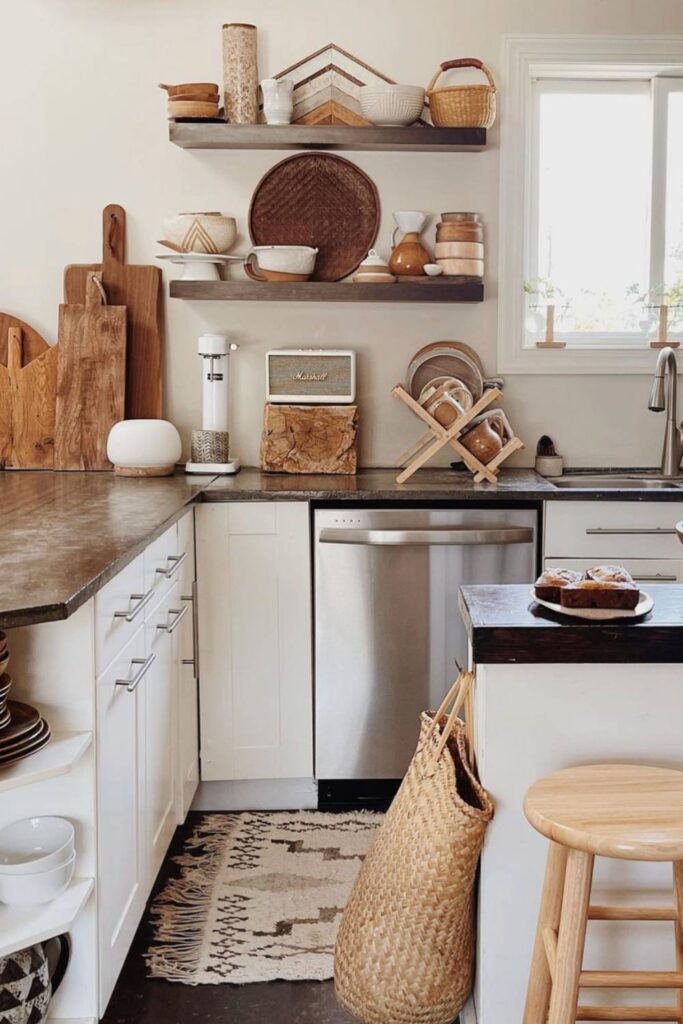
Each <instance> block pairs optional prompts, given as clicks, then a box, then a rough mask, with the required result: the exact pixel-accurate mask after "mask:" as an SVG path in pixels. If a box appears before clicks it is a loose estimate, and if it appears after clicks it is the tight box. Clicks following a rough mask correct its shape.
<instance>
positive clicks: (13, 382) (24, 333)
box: [0, 313, 57, 469]
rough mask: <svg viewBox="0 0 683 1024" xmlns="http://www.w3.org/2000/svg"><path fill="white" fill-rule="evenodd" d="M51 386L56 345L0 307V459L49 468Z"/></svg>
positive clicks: (8, 463)
mask: <svg viewBox="0 0 683 1024" xmlns="http://www.w3.org/2000/svg"><path fill="white" fill-rule="evenodd" d="M4 362H6V364H7V365H4ZM56 388H57V348H50V346H49V345H48V344H47V342H46V341H44V339H43V338H41V337H40V335H39V334H38V333H37V331H34V330H33V328H32V327H29V325H28V324H25V323H23V321H21V320H17V319H16V317H12V316H9V314H7V313H0V465H3V466H6V467H7V468H11V469H52V466H53V463H54V436H55V392H56Z"/></svg>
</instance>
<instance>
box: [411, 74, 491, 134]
mask: <svg viewBox="0 0 683 1024" xmlns="http://www.w3.org/2000/svg"><path fill="white" fill-rule="evenodd" d="M451 68H479V69H480V71H483V72H484V74H485V75H486V77H487V78H488V80H489V84H488V85H446V86H442V88H440V89H435V88H434V86H435V85H436V81H437V79H438V78H439V76H440V75H441V74H442V73H443V72H444V71H449V70H450V69H451ZM427 100H428V102H429V110H430V112H431V115H432V121H433V122H434V124H435V125H437V127H439V128H490V127H491V125H492V124H493V122H494V121H495V120H496V83H495V82H494V80H493V75H492V74H491V72H490V71H489V69H488V68H487V67H486V65H485V64H484V63H483V62H482V61H480V60H477V58H476V57H461V58H460V59H459V60H447V61H444V63H443V64H442V65H441V67H440V68H439V70H438V71H437V72H436V74H435V75H434V77H433V78H432V80H431V82H430V83H429V85H428V86H427Z"/></svg>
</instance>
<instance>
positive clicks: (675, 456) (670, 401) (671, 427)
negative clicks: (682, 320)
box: [648, 346, 683, 476]
mask: <svg viewBox="0 0 683 1024" xmlns="http://www.w3.org/2000/svg"><path fill="white" fill-rule="evenodd" d="M667 370H668V371H669V386H668V388H667V389H666V392H665V390H664V385H665V380H666V371H667ZM677 375H678V366H677V364H676V354H675V352H674V350H673V349H672V348H669V347H668V346H667V347H666V348H663V349H662V350H661V351H660V353H659V356H658V357H657V367H656V369H655V379H654V381H653V382H652V391H651V392H650V401H649V402H648V409H651V410H652V412H663V411H664V410H665V409H666V427H665V430H664V449H663V451H662V476H679V475H680V471H681V460H683V424H682V425H681V426H680V427H679V426H678V425H677V423H676V405H677Z"/></svg>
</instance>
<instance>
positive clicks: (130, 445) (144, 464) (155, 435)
mask: <svg viewBox="0 0 683 1024" xmlns="http://www.w3.org/2000/svg"><path fill="white" fill-rule="evenodd" d="M181 452H182V444H181V442H180V434H179V433H178V431H177V430H176V428H175V427H174V426H173V424H172V423H169V422H168V421H167V420H121V421H120V422H119V423H115V424H114V426H113V427H112V428H111V430H110V431H109V437H108V438H107V458H108V459H109V461H110V462H111V463H113V465H114V472H115V473H116V475H117V476H171V475H172V473H173V471H174V470H175V466H176V463H177V462H178V461H179V460H180V455H181Z"/></svg>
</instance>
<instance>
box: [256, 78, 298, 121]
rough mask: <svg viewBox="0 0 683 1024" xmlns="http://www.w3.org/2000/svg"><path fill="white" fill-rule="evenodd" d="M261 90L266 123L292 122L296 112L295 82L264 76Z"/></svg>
mask: <svg viewBox="0 0 683 1024" xmlns="http://www.w3.org/2000/svg"><path fill="white" fill-rule="evenodd" d="M261 92H262V93H263V115H264V117H265V119H266V124H290V123H291V120H292V113H293V112H294V99H293V94H294V83H293V82H290V81H289V80H288V79H286V78H282V79H279V78H264V79H263V81H262V82H261Z"/></svg>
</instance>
